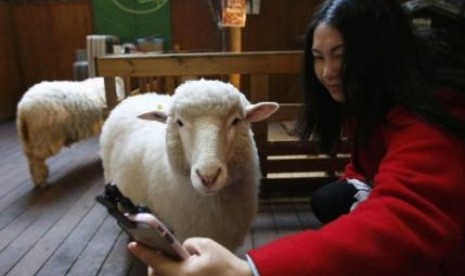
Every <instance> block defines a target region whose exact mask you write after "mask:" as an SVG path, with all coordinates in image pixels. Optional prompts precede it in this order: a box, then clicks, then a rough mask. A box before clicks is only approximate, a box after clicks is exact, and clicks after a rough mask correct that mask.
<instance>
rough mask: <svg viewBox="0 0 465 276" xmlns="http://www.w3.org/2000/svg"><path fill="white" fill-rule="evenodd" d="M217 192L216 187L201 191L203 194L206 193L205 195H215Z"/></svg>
mask: <svg viewBox="0 0 465 276" xmlns="http://www.w3.org/2000/svg"><path fill="white" fill-rule="evenodd" d="M218 192H219V190H218V189H216V190H206V191H203V193H204V194H205V195H207V196H214V195H216V194H217V193H218Z"/></svg>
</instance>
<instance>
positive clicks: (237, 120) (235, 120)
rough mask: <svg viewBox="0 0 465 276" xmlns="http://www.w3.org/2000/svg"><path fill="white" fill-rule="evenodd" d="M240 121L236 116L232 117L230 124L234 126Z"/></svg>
mask: <svg viewBox="0 0 465 276" xmlns="http://www.w3.org/2000/svg"><path fill="white" fill-rule="evenodd" d="M240 121H241V119H239V118H236V119H234V121H232V124H231V125H233V126H235V125H237V123H239V122H240Z"/></svg>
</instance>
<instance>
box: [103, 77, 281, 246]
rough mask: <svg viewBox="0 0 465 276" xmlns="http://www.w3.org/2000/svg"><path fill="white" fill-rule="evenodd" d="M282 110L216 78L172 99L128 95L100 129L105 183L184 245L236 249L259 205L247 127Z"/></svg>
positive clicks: (256, 169) (191, 83)
mask: <svg viewBox="0 0 465 276" xmlns="http://www.w3.org/2000/svg"><path fill="white" fill-rule="evenodd" d="M277 109H278V104H277V103H274V102H261V103H257V104H251V103H249V102H248V101H247V99H246V98H245V97H244V95H243V94H242V93H240V92H239V91H238V90H237V89H236V88H235V87H234V86H233V85H231V84H229V83H224V82H221V81H215V80H196V81H188V82H186V83H184V84H182V85H180V86H179V87H178V88H177V89H176V90H175V94H174V95H173V96H166V95H158V94H154V93H151V94H144V95H138V96H133V97H129V98H127V99H126V100H124V101H122V102H121V103H120V104H119V105H118V106H117V107H116V108H115V109H114V110H113V111H112V112H111V113H110V116H109V118H108V119H107V121H106V122H105V123H104V126H103V129H102V134H101V136H100V143H101V154H102V160H103V168H104V174H105V179H106V181H114V182H115V183H116V184H117V186H118V188H119V189H120V190H121V192H122V193H123V194H124V195H126V196H128V197H129V198H130V199H131V200H132V201H134V202H135V203H139V204H140V203H142V204H144V205H146V206H147V207H149V208H150V209H151V210H152V211H153V212H154V213H156V214H157V215H158V216H159V217H160V218H161V219H162V220H164V221H165V222H167V224H168V225H169V226H171V227H172V228H173V229H174V231H175V235H176V236H177V237H178V238H179V239H180V240H184V239H186V238H187V237H190V236H204V237H210V238H213V239H215V240H217V241H218V242H220V243H221V244H223V245H224V246H226V247H227V248H229V249H231V250H235V249H237V247H238V246H240V245H241V244H242V243H243V239H244V237H245V235H246V233H247V230H248V228H249V226H250V223H251V222H252V219H253V217H254V214H255V213H256V211H257V205H258V204H257V202H258V184H259V181H260V177H261V174H260V170H259V162H258V156H257V149H256V146H255V142H254V140H253V134H252V131H251V128H250V123H252V122H257V121H260V120H263V119H266V118H267V117H268V116H270V115H271V114H272V113H274V112H275V111H276V110H277ZM153 110H155V111H153ZM140 114H143V115H140ZM138 115H140V116H139V118H143V119H149V120H153V121H147V120H141V119H139V118H137V117H138Z"/></svg>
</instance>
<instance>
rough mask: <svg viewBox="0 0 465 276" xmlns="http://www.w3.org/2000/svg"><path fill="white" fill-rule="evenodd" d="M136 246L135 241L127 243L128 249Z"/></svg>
mask: <svg viewBox="0 0 465 276" xmlns="http://www.w3.org/2000/svg"><path fill="white" fill-rule="evenodd" d="M136 246H137V243H136V242H130V243H129V244H128V248H129V249H134V248H136Z"/></svg>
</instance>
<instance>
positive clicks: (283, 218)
mask: <svg viewBox="0 0 465 276" xmlns="http://www.w3.org/2000/svg"><path fill="white" fill-rule="evenodd" d="M270 205H271V210H272V214H273V219H274V221H275V224H276V228H277V231H278V236H279V237H285V236H288V235H291V234H295V233H298V232H300V231H301V230H303V227H302V224H301V223H300V220H299V219H298V217H297V214H296V213H295V210H294V206H293V204H292V201H291V200H286V201H285V202H282V203H271V204H270Z"/></svg>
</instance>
